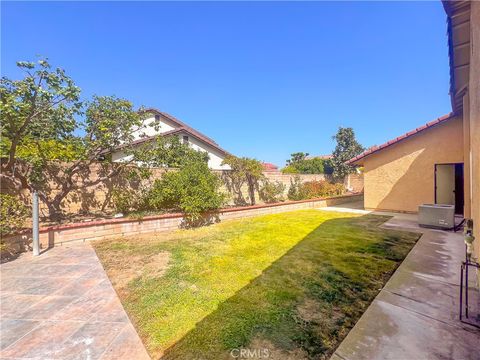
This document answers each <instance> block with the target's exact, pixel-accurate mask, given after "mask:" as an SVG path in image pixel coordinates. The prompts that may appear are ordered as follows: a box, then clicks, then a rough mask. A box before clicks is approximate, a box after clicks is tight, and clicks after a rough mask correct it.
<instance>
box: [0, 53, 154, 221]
mask: <svg viewBox="0 0 480 360" xmlns="http://www.w3.org/2000/svg"><path fill="white" fill-rule="evenodd" d="M17 66H18V67H19V69H20V70H21V71H22V72H23V74H24V77H23V79H20V80H11V79H8V78H6V77H3V78H2V79H1V80H0V98H1V102H0V118H1V127H2V129H1V131H2V132H1V135H2V136H1V140H0V152H1V156H2V158H5V159H6V160H5V161H3V162H2V171H1V176H2V179H3V180H5V181H8V182H10V183H11V185H12V186H13V187H16V188H29V189H34V190H37V191H38V194H39V197H40V199H41V200H42V202H44V203H45V204H46V205H47V207H48V210H49V214H50V217H52V218H55V217H58V216H61V212H62V209H61V206H62V202H63V200H64V199H65V198H66V197H67V195H68V194H69V193H71V192H72V191H81V190H82V189H85V188H87V187H89V186H95V185H97V184H99V183H101V182H103V181H106V180H108V179H111V178H113V177H114V176H116V175H118V173H119V172H120V171H121V170H122V168H124V167H125V166H126V165H128V164H127V163H126V162H125V163H116V164H111V163H110V166H109V167H108V166H105V164H103V168H102V171H100V172H99V173H98V177H97V178H92V175H93V173H92V172H91V171H90V165H92V164H93V163H96V162H97V160H98V159H99V158H100V157H101V156H102V155H103V154H104V153H105V152H107V151H110V150H113V149H115V148H116V147H117V146H120V145H122V146H124V147H125V151H126V152H131V153H132V154H134V150H133V149H132V148H131V146H130V144H131V143H132V141H133V132H134V131H136V130H137V129H138V128H139V127H140V126H142V124H143V121H142V120H143V117H144V116H146V115H147V114H144V113H143V114H141V113H139V112H137V111H135V110H134V109H133V105H132V103H131V102H129V101H128V100H125V99H121V98H117V97H114V96H94V97H93V99H92V100H91V101H85V102H82V101H81V100H80V89H79V88H78V87H77V86H76V85H75V83H74V81H73V80H72V79H71V78H70V77H68V76H67V75H66V74H65V71H64V70H62V69H60V68H57V69H52V68H51V66H50V64H49V63H48V61H47V60H40V61H38V62H37V63H32V62H18V63H17ZM79 134H83V135H82V136H80V135H79ZM108 161H111V159H107V160H106V162H108ZM131 161H135V157H134V156H133V157H132V160H131Z"/></svg>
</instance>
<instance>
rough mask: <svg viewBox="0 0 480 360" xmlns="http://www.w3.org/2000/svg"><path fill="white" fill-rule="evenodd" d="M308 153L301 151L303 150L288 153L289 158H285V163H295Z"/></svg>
mask: <svg viewBox="0 0 480 360" xmlns="http://www.w3.org/2000/svg"><path fill="white" fill-rule="evenodd" d="M308 155H309V154H308V153H303V152H296V153H293V154H290V159H289V160H287V165H293V164H295V163H298V162H300V161H303V160H305V158H306V157H307V156H308Z"/></svg>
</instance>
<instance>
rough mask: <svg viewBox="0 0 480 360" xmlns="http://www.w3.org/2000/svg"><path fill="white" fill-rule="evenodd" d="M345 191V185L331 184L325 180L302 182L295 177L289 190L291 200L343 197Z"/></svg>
mask: <svg viewBox="0 0 480 360" xmlns="http://www.w3.org/2000/svg"><path fill="white" fill-rule="evenodd" d="M343 191H344V187H343V184H338V183H331V182H328V181H325V180H317V181H307V182H304V183H301V182H300V178H299V177H295V178H294V180H293V181H292V182H291V186H290V189H289V190H288V198H289V199H290V200H306V199H315V198H321V197H327V196H335V195H341V194H342V193H343Z"/></svg>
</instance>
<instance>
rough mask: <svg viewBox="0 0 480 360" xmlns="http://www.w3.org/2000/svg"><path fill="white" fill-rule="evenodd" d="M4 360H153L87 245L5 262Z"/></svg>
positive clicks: (0, 293) (0, 335)
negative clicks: (150, 359) (150, 358)
mask: <svg viewBox="0 0 480 360" xmlns="http://www.w3.org/2000/svg"><path fill="white" fill-rule="evenodd" d="M0 277H1V282H0V284H1V285H0V314H1V320H0V358H1V359H42V360H43V359H92V360H93V359H102V360H105V359H128V360H130V359H132V360H135V359H149V356H148V354H147V352H146V350H145V348H144V346H143V344H142V342H141V340H140V338H139V337H138V335H137V333H136V331H135V329H134V328H133V326H132V324H131V322H130V320H129V318H128V316H127V314H126V313H125V310H124V309H123V307H122V304H121V303H120V300H119V299H118V297H117V294H116V293H115V290H114V289H113V287H112V285H111V283H110V280H109V279H108V277H107V275H106V273H105V271H104V270H103V268H102V266H101V264H100V262H99V260H98V258H97V256H96V254H95V251H94V250H93V248H92V247H91V246H90V245H89V244H88V243H79V244H71V245H66V246H61V247H56V248H53V249H51V250H49V251H47V252H45V253H44V254H42V255H40V256H38V257H33V256H32V255H31V253H27V254H22V256H20V257H19V258H18V259H16V260H13V261H11V262H8V263H5V264H1V265H0Z"/></svg>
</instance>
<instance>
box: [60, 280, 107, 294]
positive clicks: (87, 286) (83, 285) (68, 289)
mask: <svg viewBox="0 0 480 360" xmlns="http://www.w3.org/2000/svg"><path fill="white" fill-rule="evenodd" d="M104 280H105V279H104V278H103V277H99V276H96V277H94V276H91V277H90V276H82V277H81V278H79V279H78V280H77V281H74V282H72V283H71V284H70V285H67V286H65V287H63V288H61V289H60V290H58V291H57V292H56V293H55V295H66V296H83V295H85V294H86V293H87V292H88V291H90V290H92V289H93V288H94V287H95V286H97V285H98V284H100V283H101V282H102V281H104Z"/></svg>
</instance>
